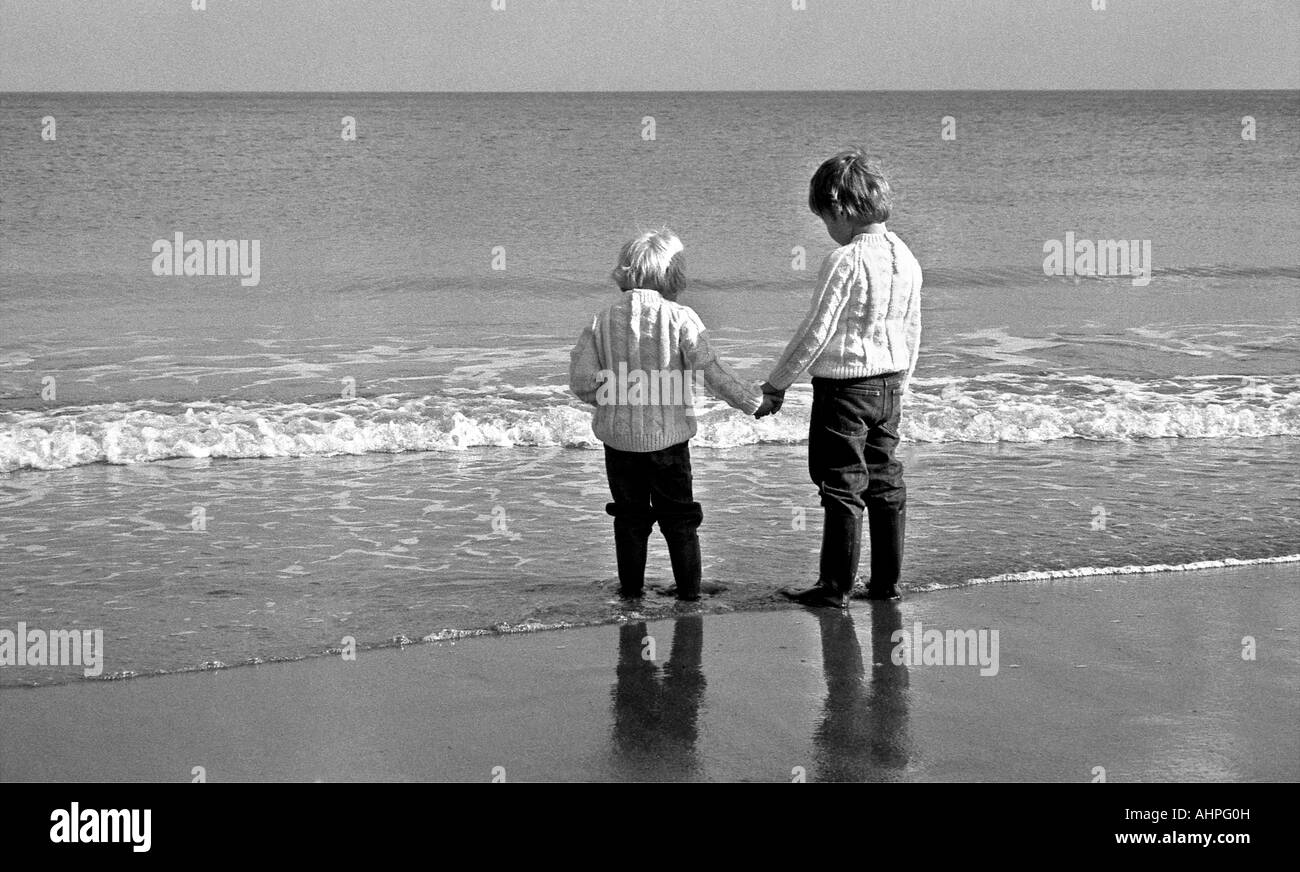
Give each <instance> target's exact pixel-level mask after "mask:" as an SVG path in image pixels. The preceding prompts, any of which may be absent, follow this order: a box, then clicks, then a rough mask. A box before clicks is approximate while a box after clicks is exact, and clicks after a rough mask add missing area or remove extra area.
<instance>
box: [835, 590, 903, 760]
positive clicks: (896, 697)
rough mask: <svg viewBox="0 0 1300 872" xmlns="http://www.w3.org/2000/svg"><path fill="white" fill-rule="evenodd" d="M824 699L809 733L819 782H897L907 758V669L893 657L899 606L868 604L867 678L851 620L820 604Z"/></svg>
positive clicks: (892, 604)
mask: <svg viewBox="0 0 1300 872" xmlns="http://www.w3.org/2000/svg"><path fill="white" fill-rule="evenodd" d="M817 619H818V621H819V622H820V625H821V636H822V670H823V672H824V674H825V676H826V701H825V703H824V704H823V707H822V714H821V717H820V719H819V720H818V723H817V729H816V731H815V732H814V733H813V745H814V747H815V749H816V750H815V753H814V763H815V765H814V770H813V772H812V773H810V777H811V779H812V780H816V781H899V780H902V779H903V778H904V776H905V772H906V768H907V763H908V760H909V758H910V755H911V740H910V738H909V736H908V723H907V687H908V675H907V667H906V666H901V665H897V666H896V665H895V664H894V662H893V661H892V660H891V659H890V653H891V652H892V650H893V648H894V643H893V642H892V641H891V638H890V637H891V636H892V635H893V633H894V631H895V630H899V629H901V628H902V626H903V619H902V614H901V613H900V611H899V608H898V605H897V604H896V603H873V604H872V606H871V677H870V681H869V682H868V680H867V672H866V666H865V664H864V663H863V660H862V648H861V646H860V644H859V643H858V636H857V632H856V630H855V628H854V625H853V617H852V615H851V614H849V613H848V612H842V611H839V610H838V609H819V610H818V611H817Z"/></svg>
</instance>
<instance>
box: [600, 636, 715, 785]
mask: <svg viewBox="0 0 1300 872" xmlns="http://www.w3.org/2000/svg"><path fill="white" fill-rule="evenodd" d="M663 641H665V640H663V639H653V640H652V639H651V638H650V636H649V634H648V633H647V632H646V625H645V623H644V622H638V623H628V624H624V625H623V626H621V627H619V631H618V681H617V683H616V684H615V685H614V689H613V691H612V696H613V699H614V756H615V759H616V762H617V765H618V768H619V770H620V772H621V773H622V774H624V775H626V776H627V777H630V778H637V779H656V780H658V779H663V780H669V781H675V780H680V779H683V778H687V777H690V776H691V775H692V774H693V773H694V771H695V768H696V758H695V740H696V737H697V735H698V726H697V721H698V719H699V711H700V699H701V697H702V696H703V695H704V672H703V670H702V669H701V668H700V661H701V657H702V655H703V651H704V618H703V616H702V615H689V616H687V617H683V618H678V619H677V622H676V623H675V624H674V625H673V641H672V651H671V653H670V654H669V657H668V660H667V662H665V663H664V664H663V667H662V669H661V668H660V666H659V665H658V664H657V663H656V662H655V659H652V655H654V657H658V656H660V651H659V650H658V649H659V646H660V644H661V643H662V642H663Z"/></svg>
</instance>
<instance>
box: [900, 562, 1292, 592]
mask: <svg viewBox="0 0 1300 872" xmlns="http://www.w3.org/2000/svg"><path fill="white" fill-rule="evenodd" d="M1273 563H1300V554H1287V555H1284V556H1281V557H1255V558H1250V559H1246V560H1239V559H1237V558H1235V557H1225V558H1223V559H1221V560H1198V561H1195V562H1193V563H1152V564H1149V565H1146V566H1136V565H1128V566H1080V567H1075V568H1073V569H1047V570H1027V571H1025V572H1007V573H1003V574H1002V575H991V576H989V577H987V578H968V579H966V580H964V581H957V582H951V583H945V582H934V583H932V584H918V585H912V586H910V587H909V588H908V590H911V591H934V590H948V589H951V588H958V587H971V586H974V585H979V584H997V583H1006V582H1025V581H1058V580H1060V579H1066V578H1093V577H1098V576H1107V575H1152V574H1155V573H1161V572H1196V571H1198V570H1202V569H1226V568H1229V567H1233V566H1262V565H1264V564H1273Z"/></svg>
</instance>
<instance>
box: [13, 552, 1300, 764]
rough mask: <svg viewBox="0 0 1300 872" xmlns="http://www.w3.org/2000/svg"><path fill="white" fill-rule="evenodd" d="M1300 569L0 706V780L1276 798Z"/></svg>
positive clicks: (59, 692)
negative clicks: (994, 786)
mask: <svg viewBox="0 0 1300 872" xmlns="http://www.w3.org/2000/svg"><path fill="white" fill-rule="evenodd" d="M1296 577H1297V569H1296V566H1295V565H1285V564H1284V565H1276V566H1255V567H1245V568H1234V569H1225V570H1207V571H1200V572H1181V573H1169V574H1161V575H1144V576H1130V577H1109V578H1079V579H1071V580H1066V581H1053V582H1042V583H1019V584H988V585H981V586H976V587H968V588H963V589H956V590H946V591H935V592H931V593H923V594H916V595H914V596H912V597H910V598H909V599H907V600H905V601H904V602H902V603H901V604H898V605H879V604H871V603H867V602H855V603H854V606H853V608H852V610H851V612H850V614H849V616H847V617H846V616H844V615H843V614H841V613H837V612H829V611H825V610H823V611H821V612H817V611H811V610H804V609H797V608H775V609H773V610H771V611H758V612H747V613H724V614H703V615H694V616H689V615H688V616H685V617H680V618H676V619H669V620H655V621H651V622H649V623H648V624H646V625H644V626H642V625H639V624H637V623H635V622H632V623H629V624H626V625H607V626H600V627H590V628H581V629H572V630H563V631H556V632H544V633H536V634H521V635H513V636H508V637H503V638H482V637H480V638H469V639H463V640H461V641H459V642H456V643H451V642H440V643H426V644H418V645H413V646H409V647H407V648H404V649H382V650H374V651H361V652H359V653H358V656H357V659H356V660H355V661H345V660H343V659H342V658H341V657H324V658H317V659H311V660H307V661H300V662H292V663H272V664H265V665H260V666H253V667H241V668H236V669H228V670H216V671H211V672H200V673H185V674H177V675H166V676H158V677H152V678H139V679H132V680H126V681H113V682H96V681H78V682H76V683H73V684H67V685H61V686H55V687H44V688H13V689H6V690H3V691H0V780H3V781H28V780H52V781H120V780H157V781H189V780H191V779H192V778H193V777H194V773H195V767H202V768H203V772H204V774H205V776H206V778H207V780H209V781H213V782H230V781H250V780H251V781H261V780H270V781H281V780H295V781H316V780H320V781H326V782H333V781H368V780H376V781H390V780H393V781H397V780H413V781H490V780H493V778H494V777H496V778H497V779H502V778H504V780H506V781H554V780H599V781H606V780H700V781H732V780H735V781H778V782H779V781H791V780H797V779H799V778H806V779H807V780H808V781H821V780H860V781H1015V780H1035V781H1092V780H1095V779H1097V778H1098V777H1099V776H1100V775H1101V771H1102V770H1103V769H1104V777H1105V779H1106V780H1109V781H1243V780H1287V781H1295V780H1297V779H1300V730H1298V729H1297V726H1296V725H1297V724H1298V723H1300V692H1298V690H1300V688H1298V687H1297V684H1298V683H1300V641H1298V640H1297V627H1298V626H1300V605H1297V603H1298V602H1300V600H1297V597H1296V591H1297V588H1296ZM917 622H920V623H921V625H922V627H923V628H924V629H927V630H928V629H938V630H951V629H961V630H965V629H974V630H979V629H987V630H990V631H991V630H997V631H998V642H999V644H998V670H997V672H996V674H989V675H981V669H980V667H978V666H965V665H950V666H941V665H912V666H910V667H909V666H906V665H903V666H896V665H894V664H893V663H892V662H891V658H890V654H891V651H892V650H893V648H894V643H893V642H892V641H890V638H889V636H890V634H891V633H892V632H893V631H894V630H896V629H898V628H900V627H901V628H903V629H907V630H909V631H911V630H913V629H914V627H915V624H916V623H917ZM1244 637H1252V638H1253V640H1254V643H1255V650H1254V656H1255V659H1253V660H1250V659H1244V658H1243V650H1244V649H1243V638H1244ZM989 638H991V637H989ZM643 655H644V656H643ZM646 657H650V658H651V659H646ZM873 664H879V665H873ZM984 671H986V672H987V671H990V670H984Z"/></svg>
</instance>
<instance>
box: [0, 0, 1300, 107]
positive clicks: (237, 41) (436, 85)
mask: <svg viewBox="0 0 1300 872" xmlns="http://www.w3.org/2000/svg"><path fill="white" fill-rule="evenodd" d="M194 2H200V0H0V91H116V90H127V91H606V90H608V91H679V90H681V91H689V90H726V91H729V90H741V91H743V90H778V91H779V90H877V89H882V90H932V89H938V90H949V89H953V90H959V89H981V90H986V89H1040V88H1041V89H1060V90H1073V89H1094V88H1095V89H1110V88H1136V89H1148V88H1149V89H1181V88H1192V89H1214V88H1241V89H1255V88H1286V89H1294V88H1300V2H1298V0H201V2H204V3H206V7H207V8H206V10H203V11H195V10H194V9H193V8H192V4H193V3H194ZM497 6H503V7H504V8H500V9H497V8H494V7H497ZM797 6H803V7H805V8H802V9H799V8H795V7H797ZM1094 6H1104V7H1105V8H1104V9H1095V8H1094Z"/></svg>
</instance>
